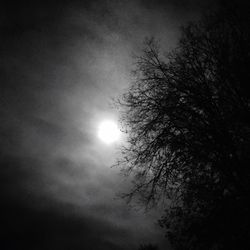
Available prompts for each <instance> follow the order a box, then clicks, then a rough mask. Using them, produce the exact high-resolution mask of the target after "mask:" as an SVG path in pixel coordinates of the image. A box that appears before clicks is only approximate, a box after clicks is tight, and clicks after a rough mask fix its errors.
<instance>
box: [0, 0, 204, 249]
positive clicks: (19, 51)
mask: <svg viewBox="0 0 250 250" xmlns="http://www.w3.org/2000/svg"><path fill="white" fill-rule="evenodd" d="M207 6H208V3H205V4H201V3H200V1H198V0H197V1H196V0H193V1H184V0H183V1H181V4H180V1H178V2H177V1H172V0H171V1H160V0H159V1H140V0H137V1H114V0H111V1H108V0H106V1H101V0H100V1H98V0H97V1H53V3H52V2H46V1H40V2H39V1H34V2H31V3H29V4H28V3H27V4H24V3H21V2H20V3H17V4H15V5H13V4H5V5H3V6H2V7H1V10H0V35H1V36H0V54H1V56H0V101H1V105H0V116H1V123H0V164H1V168H0V195H1V201H0V202H1V208H2V211H1V214H0V215H1V221H2V222H1V229H3V231H4V234H3V240H1V243H0V244H1V246H0V248H1V249H6V250H7V249H46V250H47V249H53V250H54V249H95V250H96V249H103V250H104V249H117V250H119V249H124V250H125V249H133V248H136V246H137V245H139V244H140V243H145V241H146V243H147V242H150V241H152V242H153V243H154V242H157V241H158V242H159V244H160V245H161V247H162V248H163V246H164V244H167V243H166V242H165V241H164V239H163V235H162V232H161V231H160V229H159V228H158V227H157V226H156V225H155V220H156V219H158V217H159V214H158V212H157V211H152V212H151V213H148V214H144V213H143V212H142V211H135V210H131V209H129V208H128V206H125V204H124V202H123V201H121V200H117V199H115V197H116V196H115V195H116V193H118V192H121V191H123V192H124V191H125V190H126V189H127V188H128V183H127V182H126V181H124V180H123V178H122V177H121V176H119V175H118V172H119V171H118V170H117V169H113V168H110V167H109V166H110V165H111V164H112V163H113V162H114V158H115V150H114V148H113V147H105V146H104V145H102V144H101V143H100V142H99V141H98V140H97V138H96V128H97V125H98V122H99V121H101V120H102V119H103V118H106V117H113V118H117V114H116V113H115V111H114V110H111V109H110V106H109V104H110V98H111V97H114V96H116V95H118V94H120V93H121V92H122V90H123V89H124V88H126V87H127V86H128V82H129V76H130V70H131V67H132V59H131V58H132V57H131V55H132V54H134V53H138V51H139V50H140V48H141V44H142V41H143V39H144V38H145V36H151V35H154V36H156V37H157V38H159V39H160V40H161V43H162V44H163V45H164V48H165V49H170V48H171V47H173V46H174V45H175V43H176V40H177V37H178V34H179V31H178V28H179V26H180V25H182V24H184V23H185V22H187V21H189V20H191V19H195V18H197V16H198V15H199V13H200V11H201V10H202V9H204V8H206V7H207ZM138 232H139V234H138Z"/></svg>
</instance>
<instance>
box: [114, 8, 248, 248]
mask: <svg viewBox="0 0 250 250" xmlns="http://www.w3.org/2000/svg"><path fill="white" fill-rule="evenodd" d="M248 13H249V9H246V6H237V5H228V6H226V7H225V6H224V8H220V9H219V10H218V11H217V12H215V13H210V14H209V15H206V16H204V17H203V18H202V20H201V21H199V22H197V23H191V24H189V25H187V26H186V27H184V28H183V29H182V37H181V39H180V40H179V43H178V46H177V48H176V49H175V50H173V51H172V52H170V53H168V54H167V55H165V56H162V54H161V52H160V49H159V46H158V44H157V42H156V41H155V40H154V39H153V38H152V39H146V41H145V44H144V45H145V46H144V49H143V52H142V54H141V55H140V56H138V57H137V58H136V69H135V71H134V81H133V82H132V84H131V85H130V87H129V89H128V91H127V92H126V93H125V94H124V95H123V96H122V98H121V99H120V100H119V107H120V109H121V110H120V112H121V122H122V125H123V128H124V130H125V131H126V132H127V134H128V142H127V145H126V146H125V147H123V148H122V157H121V158H120V159H119V160H118V162H117V164H118V165H119V166H122V168H123V170H124V171H125V173H132V174H133V177H134V182H133V184H134V185H133V189H132V190H131V192H130V193H129V194H127V195H126V196H127V197H129V198H131V197H132V196H133V195H139V196H138V197H140V199H141V201H143V202H145V203H146V205H147V206H150V205H155V204H157V203H158V202H159V201H162V200H167V201H170V205H166V206H167V208H166V213H165V214H164V215H163V217H162V219H161V220H160V224H161V226H162V227H164V228H165V229H166V231H167V236H168V238H169V239H170V241H171V243H172V244H173V246H174V247H175V248H176V249H250V247H249V246H250V244H249V237H250V231H249V228H250V216H249V210H250V207H249V205H248V202H249V191H250V169H249V167H248V166H249V158H250V119H249V118H250V92H249V79H250V53H249V51H250V48H249V47H250V32H249V24H250V22H249V17H248ZM244 244H248V247H247V248H245V247H243V246H244Z"/></svg>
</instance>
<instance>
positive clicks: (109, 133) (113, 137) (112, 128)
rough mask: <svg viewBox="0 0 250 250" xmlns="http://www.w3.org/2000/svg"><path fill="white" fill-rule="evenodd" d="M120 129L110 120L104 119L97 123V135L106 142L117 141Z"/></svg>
mask: <svg viewBox="0 0 250 250" xmlns="http://www.w3.org/2000/svg"><path fill="white" fill-rule="evenodd" d="M120 133H121V132H120V130H119V128H118V126H117V124H116V123H115V122H114V121H112V120H105V121H102V122H101V123H100V124H99V127H98V137H99V139H100V140H102V141H103V142H104V143H106V144H111V143H113V142H115V141H118V140H119V138H120Z"/></svg>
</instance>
